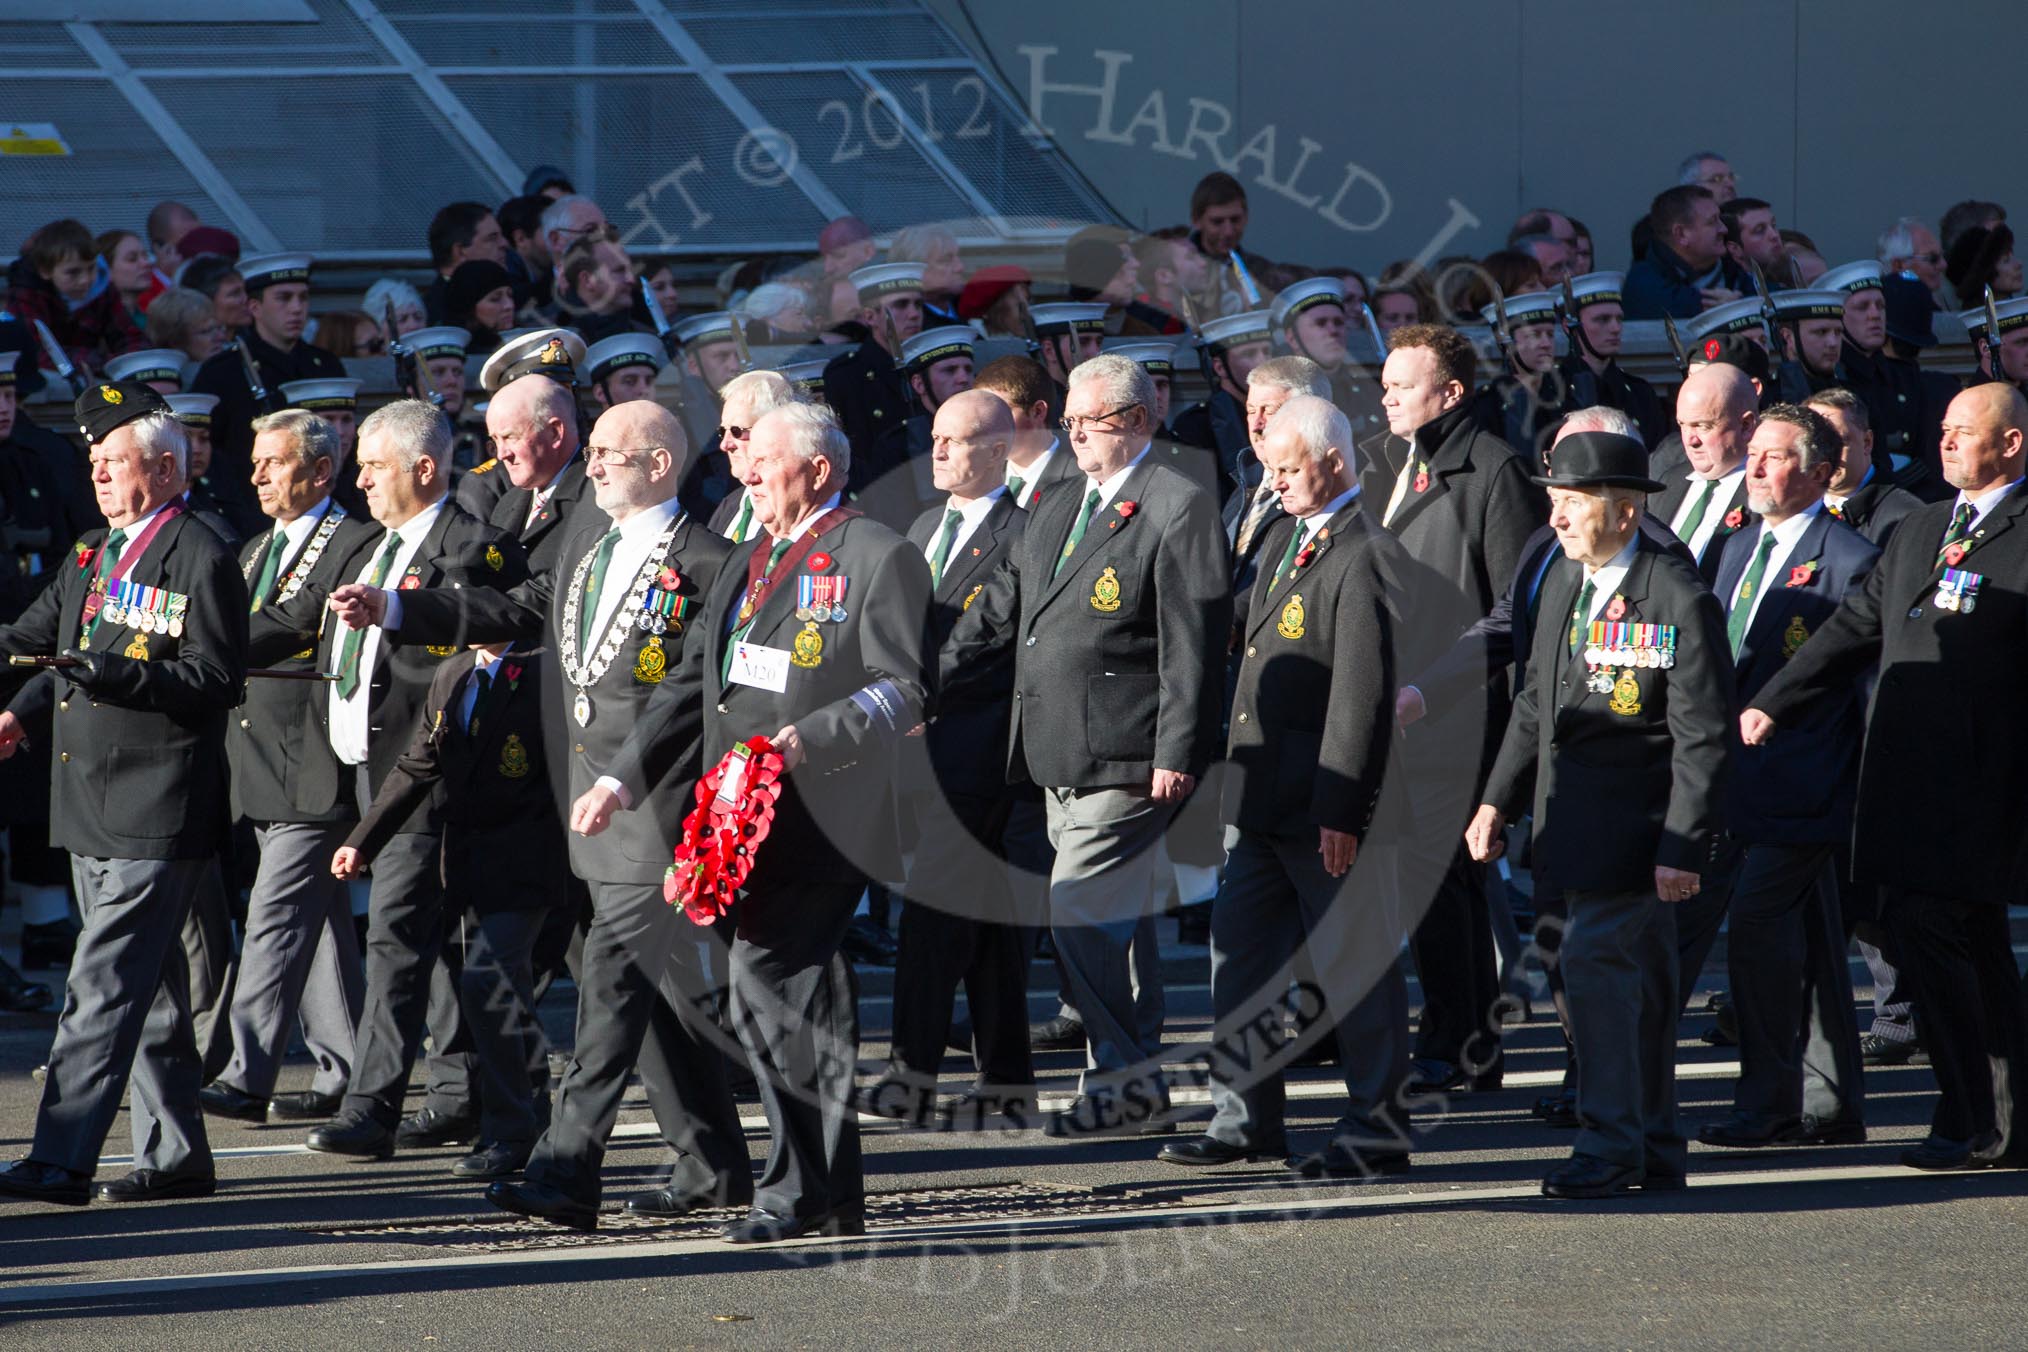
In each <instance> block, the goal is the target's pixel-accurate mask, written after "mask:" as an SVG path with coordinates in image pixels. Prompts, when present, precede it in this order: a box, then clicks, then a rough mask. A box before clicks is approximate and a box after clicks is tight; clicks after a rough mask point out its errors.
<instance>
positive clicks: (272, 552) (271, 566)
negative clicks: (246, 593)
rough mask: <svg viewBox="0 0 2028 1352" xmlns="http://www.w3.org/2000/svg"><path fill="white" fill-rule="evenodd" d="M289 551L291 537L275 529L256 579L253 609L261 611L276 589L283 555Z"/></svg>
mask: <svg viewBox="0 0 2028 1352" xmlns="http://www.w3.org/2000/svg"><path fill="white" fill-rule="evenodd" d="M288 551H289V537H288V536H287V535H285V534H283V533H282V528H281V527H280V526H279V525H277V526H276V527H275V538H274V539H272V540H270V541H268V548H267V552H266V554H265V556H264V557H263V558H262V559H261V571H260V575H259V576H258V577H256V578H255V579H254V586H253V604H252V607H251V609H253V610H259V609H260V608H261V603H262V602H264V601H266V600H267V597H268V593H269V592H271V591H273V590H274V589H275V576H276V575H277V574H278V573H280V572H281V571H282V555H284V554H286V553H288Z"/></svg>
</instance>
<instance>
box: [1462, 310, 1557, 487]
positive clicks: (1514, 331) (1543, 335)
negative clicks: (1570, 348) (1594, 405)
mask: <svg viewBox="0 0 2028 1352" xmlns="http://www.w3.org/2000/svg"><path fill="white" fill-rule="evenodd" d="M1499 311H1504V315H1505V323H1506V326H1507V334H1508V339H1509V341H1508V344H1507V348H1506V351H1505V357H1506V362H1505V366H1504V368H1503V369H1502V370H1501V371H1500V372H1499V374H1497V375H1496V376H1494V378H1493V379H1492V380H1490V381H1488V382H1487V383H1486V384H1484V385H1482V386H1481V387H1480V388H1479V389H1478V391H1477V392H1476V393H1475V394H1474V396H1473V400H1472V403H1473V417H1474V418H1475V419H1476V420H1477V422H1478V424H1479V426H1480V427H1482V428H1484V429H1485V430H1486V431H1488V432H1490V433H1492V434H1493V435H1494V436H1496V437H1499V438H1500V439H1501V440H1502V441H1504V442H1506V443H1507V444H1508V445H1509V446H1511V447H1513V448H1514V450H1515V451H1516V452H1517V453H1519V454H1520V455H1521V456H1522V458H1524V459H1526V460H1527V461H1529V463H1530V464H1537V465H1539V464H1541V463H1542V456H1543V453H1544V452H1545V451H1546V450H1547V449H1548V447H1549V439H1550V437H1551V436H1552V435H1553V434H1554V433H1555V431H1556V425H1557V423H1559V422H1561V421H1562V420H1563V415H1564V414H1565V413H1566V412H1567V411H1568V410H1569V409H1570V408H1571V407H1573V405H1572V404H1571V402H1570V391H1569V389H1568V388H1567V387H1566V386H1565V384H1564V380H1563V373H1562V372H1561V371H1560V370H1558V369H1557V367H1556V297H1555V295H1554V294H1552V293H1551V292H1548V291H1527V292H1522V293H1520V294H1518V295H1513V296H1509V297H1507V298H1506V303H1505V305H1504V306H1501V305H1500V304H1499V303H1498V302H1495V304H1493V305H1488V306H1486V307H1485V308H1484V309H1483V310H1482V311H1480V317H1481V318H1483V319H1484V320H1485V321H1486V323H1487V325H1488V326H1489V327H1491V328H1493V329H1494V332H1495V333H1496V334H1497V333H1498V331H1499V329H1498V324H1497V322H1496V321H1497V320H1498V319H1499V318H1500V314H1499V313H1498V312H1499Z"/></svg>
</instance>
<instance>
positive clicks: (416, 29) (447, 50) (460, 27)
mask: <svg viewBox="0 0 2028 1352" xmlns="http://www.w3.org/2000/svg"><path fill="white" fill-rule="evenodd" d="M492 3H493V0H488V9H489V10H491V8H492ZM395 28H396V29H397V30H399V31H400V33H401V35H402V36H403V37H404V38H406V39H408V42H409V45H410V46H412V47H414V48H415V50H416V55H418V56H420V57H421V58H422V59H423V60H425V61H427V62H429V63H430V64H431V65H433V66H449V67H455V66H534V67H539V68H543V69H556V68H558V67H563V68H568V67H571V66H577V65H599V66H675V65H681V64H682V63H681V62H680V61H678V60H677V58H676V53H674V52H673V51H671V50H669V45H668V44H667V43H665V42H663V41H662V38H661V35H660V34H658V33H657V32H656V31H655V29H654V25H652V24H650V23H649V22H648V21H647V20H646V19H642V18H639V17H638V16H637V17H634V18H615V17H612V16H598V15H591V14H585V13H580V14H572V13H570V12H568V11H552V12H551V13H549V14H547V15H546V16H545V17H544V18H543V19H542V21H541V22H539V23H537V22H532V21H531V20H529V19H527V18H524V17H521V16H518V15H505V14H500V13H497V12H487V13H480V14H467V13H464V12H458V13H452V14H433V15H429V16H427V17H422V16H418V17H415V18H406V19H398V20H396V22H395Z"/></svg>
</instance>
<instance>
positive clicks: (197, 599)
mask: <svg viewBox="0 0 2028 1352" xmlns="http://www.w3.org/2000/svg"><path fill="white" fill-rule="evenodd" d="M76 418H77V423H78V426H79V428H80V430H82V431H83V432H84V434H85V438H86V439H87V440H88V441H89V442H90V443H91V468H92V487H93V489H94V491H95V493H96V495H97V498H98V506H99V510H100V511H101V512H103V513H104V514H105V518H106V521H107V523H108V525H109V527H110V528H109V529H108V530H106V531H103V532H101V531H97V530H94V531H89V532H87V533H86V534H85V536H84V538H83V539H81V540H79V541H78V542H77V546H76V548H75V551H74V553H73V556H72V557H71V559H70V560H69V561H67V562H66V563H65V564H64V565H63V567H62V568H60V569H59V575H58V577H57V580H56V581H55V582H53V583H52V584H50V585H49V586H47V587H45V588H44V589H43V591H42V592H41V594H40V595H38V596H37V597H36V598H35V600H34V602H33V603H32V604H30V606H29V607H28V610H27V611H26V612H25V613H24V614H23V615H22V617H21V618H20V619H19V620H18V621H16V622H15V623H13V624H10V625H7V626H5V627H4V628H0V653H5V654H7V655H8V656H10V657H13V656H42V657H48V656H54V655H57V654H59V653H61V654H64V655H66V656H68V657H69V658H71V660H72V662H73V663H74V664H75V665H73V666H71V667H70V668H69V669H67V670H62V671H58V672H53V673H45V674H43V675H40V676H37V677H36V678H35V679H33V680H32V681H30V682H29V683H28V685H27V686H26V687H25V688H24V689H22V690H21V692H20V693H19V694H18V695H16V697H15V698H14V700H13V702H12V703H11V704H10V705H9V706H8V708H7V710H6V711H5V712H4V713H0V756H7V755H12V754H14V752H15V751H17V750H19V748H20V746H21V743H22V739H23V738H24V737H26V736H28V735H29V732H30V730H31V729H33V730H34V733H35V735H37V736H43V735H47V736H49V738H50V742H51V746H52V748H53V750H54V753H55V755H54V758H53V761H52V764H51V766H50V781H51V782H50V799H51V813H50V822H51V843H52V844H54V845H56V846H58V847H59V848H61V849H64V850H67V851H69V853H70V856H71V880H72V882H73V884H74V885H75V887H76V890H77V898H78V904H79V907H80V908H81V909H82V910H83V912H84V931H83V933H82V934H80V935H79V936H78V941H77V951H76V953H75V955H74V956H73V957H72V959H71V965H70V974H69V977H68V979H67V981H66V983H65V984H66V987H67V989H66V992H65V1000H64V1008H63V1015H62V1017H61V1018H60V1019H59V1020H58V1022H57V1025H56V1041H55V1044H54V1046H52V1047H51V1049H50V1053H49V1070H48V1075H47V1078H46V1079H45V1080H44V1082H43V1086H42V1105H41V1108H40V1109H39V1110H38V1112H37V1114H36V1120H35V1137H34V1140H33V1141H32V1143H31V1144H30V1145H29V1148H28V1155H27V1157H26V1158H25V1159H23V1160H20V1161H19V1162H17V1163H15V1164H13V1165H11V1166H10V1167H8V1168H7V1169H6V1170H4V1171H0V1196H7V1197H22V1198H30V1199H35V1200H41V1201H49V1202H60V1203H63V1204H66V1205H70V1206H82V1205H84V1204H85V1203H86V1202H88V1201H89V1200H90V1199H91V1196H92V1188H91V1179H92V1174H93V1173H94V1172H95V1171H96V1170H97V1168H98V1160H99V1150H100V1148H101V1147H102V1146H103V1145H104V1144H105V1140H106V1134H107V1132H109V1131H110V1130H111V1129H112V1125H113V1120H114V1118H115V1117H117V1116H118V1115H119V1111H120V1101H121V1099H122V1097H123V1096H124V1095H125V1093H126V1090H127V1088H128V1084H129V1078H130V1076H131V1083H132V1087H133V1101H132V1113H133V1128H134V1169H133V1171H132V1172H131V1173H129V1174H128V1175H127V1176H126V1177H124V1178H120V1179H116V1180H114V1181H112V1182H109V1183H103V1184H100V1185H99V1187H98V1190H97V1195H98V1197H99V1198H100V1199H101V1200H104V1201H111V1202H144V1201H155V1200H158V1199H162V1198H170V1197H200V1196H205V1195H207V1194H209V1193H210V1192H211V1191H212V1189H213V1186H214V1181H213V1172H212V1162H211V1148H210V1146H209V1144H208V1143H207V1142H206V1139H205V1133H204V1118H203V1114H202V1112H201V1111H200V1110H199V1108H198V1105H197V1091H198V1089H199V1088H200V1087H201V1082H202V1067H201V1065H200V1064H199V1061H198V1055H197V1044H196V1040H195V1037H194V1035H193V1034H192V1031H191V1025H190V1005H189V1000H190V985H189V977H188V975H187V973H186V972H185V970H184V967H185V963H184V955H183V946H182V943H181V939H180V934H181V931H182V927H183V919H184V914H185V912H186V911H187V910H188V908H189V906H190V901H191V894H192V890H193V889H194V888H195V887H196V885H197V882H198V879H199V875H200V874H201V873H202V872H203V870H205V869H206V868H208V867H210V863H211V860H212V859H213V858H214V857H215V856H216V854H217V852H218V849H219V846H220V844H221V841H220V839H219V826H220V823H222V822H223V820H224V816H223V814H222V813H221V812H219V810H218V807H219V804H220V803H221V802H222V801H223V799H224V795H225V791H226V768H225V719H226V714H227V712H228V711H229V710H230V709H231V708H232V707H233V705H235V704H237V703H239V699H240V693H241V690H242V688H243V687H244V684H245V677H246V587H245V584H243V583H242V582H241V581H240V576H239V569H238V568H237V567H236V566H235V565H234V563H233V559H232V555H231V554H230V553H229V552H227V550H226V548H225V546H224V545H223V544H222V543H220V541H219V539H218V536H217V535H215V534H214V533H213V532H212V531H211V529H210V528H209V527H207V526H205V525H204V524H203V523H202V522H201V521H199V520H197V519H196V518H195V517H194V516H192V515H191V514H190V513H189V512H188V511H187V510H186V509H185V508H184V506H183V502H182V497H181V493H182V488H183V478H184V457H185V455H186V454H187V452H188V449H189V442H188V440H187V438H186V437H185V434H184V431H183V428H182V425H181V424H179V423H178V422H177V421H176V419H175V417H174V416H173V415H172V414H171V413H170V412H169V410H168V405H167V404H166V403H165V402H164V401H163V399H162V397H161V396H160V395H158V394H156V393H155V392H154V391H153V390H152V389H150V388H149V387H147V386H146V385H141V384H136V383H128V382H121V383H113V384H102V385H94V386H91V387H90V388H89V389H87V390H86V391H85V393H84V394H83V395H81V396H79V398H78V401H77V406H76ZM45 730H47V732H46V733H45Z"/></svg>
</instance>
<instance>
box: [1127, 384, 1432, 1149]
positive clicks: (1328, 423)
mask: <svg viewBox="0 0 2028 1352" xmlns="http://www.w3.org/2000/svg"><path fill="white" fill-rule="evenodd" d="M1260 460H1261V468H1262V471H1263V473H1264V476H1265V477H1264V480H1263V482H1265V483H1268V484H1271V485H1273V488H1274V491H1275V492H1276V493H1277V494H1278V495H1279V497H1280V499H1281V505H1282V510H1283V512H1284V514H1285V515H1284V516H1283V518H1282V520H1280V521H1278V522H1276V523H1275V524H1274V525H1273V526H1272V527H1270V528H1269V530H1268V532H1267V539H1266V542H1265V543H1264V544H1263V546H1262V554H1261V558H1262V563H1261V568H1260V573H1259V576H1258V577H1257V578H1256V579H1255V581H1254V584H1253V597H1252V600H1251V602H1250V603H1249V605H1248V606H1247V612H1246V613H1247V620H1246V622H1245V625H1244V627H1243V632H1242V633H1241V635H1240V644H1241V651H1242V653H1243V654H1244V655H1243V657H1242V659H1241V662H1240V668H1239V682H1238V686H1237V688H1236V689H1235V691H1234V695H1233V702H1232V722H1231V735H1230V740H1229V743H1228V750H1227V755H1228V756H1229V758H1230V760H1231V762H1232V767H1233V771H1234V773H1233V775H1232V776H1231V777H1230V778H1228V779H1227V781H1226V791H1225V795H1224V803H1223V805H1222V806H1223V819H1224V821H1225V822H1226V824H1227V826H1228V827H1229V828H1230V829H1231V830H1234V831H1236V832H1237V833H1238V839H1237V842H1236V843H1235V844H1234V845H1233V847H1232V848H1231V849H1230V850H1229V851H1228V852H1227V854H1226V862H1225V876H1224V879H1223V881H1222V882H1221V883H1220V885H1219V889H1218V899H1217V900H1216V901H1215V902H1213V903H1212V911H1211V1003H1212V1011H1213V1015H1214V1017H1215V1018H1216V1020H1217V1027H1216V1029H1215V1030H1214V1032H1213V1036H1212V1049H1213V1050H1212V1055H1211V1084H1212V1091H1211V1092H1212V1101H1213V1104H1214V1106H1215V1112H1214V1114H1213V1116H1212V1120H1211V1124H1210V1125H1209V1126H1208V1127H1206V1128H1205V1131H1204V1134H1203V1135H1201V1136H1197V1137H1195V1138H1192V1139H1190V1140H1187V1141H1179V1142H1176V1143H1174V1144H1171V1145H1168V1146H1165V1147H1163V1149H1162V1150H1161V1151H1160V1152H1159V1154H1158V1155H1157V1158H1158V1159H1161V1160H1163V1161H1164V1162H1166V1163H1170V1164H1180V1165H1188V1166H1195V1167H1206V1166H1218V1165H1226V1164H1234V1163H1238V1162H1241V1161H1244V1160H1252V1159H1263V1160H1271V1161H1274V1162H1276V1163H1279V1162H1281V1160H1282V1159H1283V1158H1284V1157H1285V1156H1287V1155H1288V1154H1289V1148H1288V1140H1287V1137H1286V1135H1285V1132H1284V1123H1283V1104H1284V1090H1283V1085H1282V1074H1281V1069H1280V1066H1279V1065H1276V1064H1274V1063H1272V1062H1271V1063H1270V1064H1269V1065H1267V1066H1263V1065H1262V1064H1261V1059H1262V1058H1263V1057H1272V1056H1274V1055H1275V1054H1276V1053H1277V1052H1279V1051H1280V1050H1281V1044H1282V1038H1281V1035H1280V1031H1279V1029H1278V1028H1276V1026H1275V1025H1276V1023H1278V1022H1279V1017H1280V1012H1281V1009H1282V1007H1283V1003H1284V1001H1285V1000H1286V997H1287V992H1288V990H1289V985H1290V981H1291V980H1292V978H1293V977H1294V976H1295V968H1294V967H1293V965H1292V964H1293V962H1294V959H1295V956H1296V953H1297V952H1298V950H1299V949H1300V950H1302V951H1304V952H1305V953H1306V954H1307V955H1308V958H1309V964H1310V970H1312V971H1314V973H1315V977H1316V987H1315V988H1313V989H1312V990H1311V991H1310V992H1308V997H1307V999H1306V1000H1304V1001H1303V1002H1301V1003H1300V1004H1299V1005H1298V1009H1299V1010H1300V1011H1301V1012H1303V1013H1306V1014H1307V1015H1308V1016H1309V1017H1308V1019H1307V1020H1306V1021H1304V1022H1303V1024H1302V1027H1301V1031H1300V1034H1299V1041H1300V1042H1302V1043H1304V1044H1309V1043H1312V1042H1315V1041H1318V1040H1320V1039H1322V1038H1325V1037H1333V1036H1335V1038H1336V1044H1337V1052H1338V1059H1339V1062H1340V1064H1342V1065H1343V1067H1344V1071H1345V1091H1346V1095H1347V1098H1348V1100H1349V1102H1348V1104H1347V1108H1346V1111H1345V1113H1344V1115H1343V1116H1341V1117H1340V1118H1339V1119H1338V1121H1337V1123H1336V1124H1335V1125H1334V1126H1333V1128H1332V1131H1331V1136H1330V1139H1329V1140H1328V1141H1327V1142H1326V1143H1325V1144H1324V1145H1323V1146H1322V1147H1321V1148H1320V1149H1318V1150H1316V1151H1315V1152H1313V1153H1311V1154H1310V1155H1308V1156H1307V1157H1305V1158H1304V1159H1302V1160H1300V1161H1298V1162H1297V1164H1296V1166H1295V1167H1296V1168H1297V1170H1298V1171H1299V1172H1301V1173H1303V1174H1305V1175H1306V1176H1310V1177H1352V1178H1360V1177H1372V1176H1374V1175H1376V1174H1395V1173H1400V1172H1401V1171H1402V1170H1404V1169H1406V1168H1407V1167H1408V1136H1407V1120H1406V1116H1405V1114H1402V1112H1401V1110H1400V1109H1399V1107H1398V1106H1397V1105H1396V1099H1397V1097H1398V1095H1399V1093H1400V1090H1401V1088H1402V1085H1403V1084H1404V1082H1405V1081H1406V1080H1407V1078H1408V1052H1409V1041H1408V988H1407V985H1406V982H1405V980H1404V978H1403V976H1402V972H1401V967H1400V964H1399V963H1398V962H1397V961H1396V956H1397V954H1398V953H1399V951H1400V947H1401V940H1402V937H1403V936H1402V933H1401V932H1400V930H1399V929H1398V928H1396V927H1394V926H1393V925H1392V923H1391V922H1390V920H1389V918H1388V914H1387V913H1388V907H1387V906H1386V905H1385V903H1384V896H1383V892H1384V889H1383V888H1382V887H1381V886H1380V876H1381V875H1382V874H1385V873H1386V872H1387V871H1388V870H1387V869H1386V867H1385V866H1384V865H1382V866H1380V867H1379V868H1377V869H1376V867H1375V864H1374V863H1373V862H1371V861H1368V860H1363V859H1362V857H1361V856H1362V854H1363V853H1364V850H1365V846H1366V845H1367V843H1368V840H1369V833H1370V831H1371V828H1372V827H1373V825H1374V819H1375V814H1376V811H1377V809H1378V807H1379V804H1380V796H1381V788H1382V781H1383V778H1384V775H1385V773H1386V770H1387V762H1388V753H1389V751H1390V749H1391V748H1392V746H1393V742H1394V685H1395V666H1394V629H1395V624H1396V611H1397V607H1396V605H1395V604H1394V599H1393V597H1392V596H1391V595H1390V591H1391V583H1390V579H1391V578H1393V577H1395V576H1397V575H1398V574H1399V572H1400V570H1401V569H1402V568H1403V567H1404V566H1405V565H1406V564H1407V562H1408V559H1407V555H1406V553H1405V551H1404V550H1403V549H1402V546H1401V543H1400V542H1399V541H1398V540H1396V539H1395V538H1394V537H1393V536H1392V535H1390V534H1389V533H1388V532H1387V531H1385V530H1383V529H1381V527H1380V525H1379V524H1378V522H1376V521H1375V520H1374V518H1373V516H1372V515H1371V514H1370V513H1368V512H1366V511H1363V510H1361V508H1360V505H1359V480H1358V477H1357V475H1356V474H1355V473H1354V471H1353V449H1352V427H1351V424H1350V422H1349V421H1347V419H1346V417H1345V415H1344V414H1343V413H1341V412H1339V411H1338V409H1336V408H1335V407H1333V406H1332V405H1331V404H1330V403H1329V402H1328V401H1326V400H1324V399H1320V398H1317V397H1316V396H1314V395H1303V394H1299V395H1297V396H1295V397H1294V398H1292V399H1290V400H1288V402H1286V403H1285V404H1283V405H1282V407H1281V409H1280V411H1279V412H1277V413H1276V414H1275V415H1274V417H1273V419H1272V420H1271V421H1270V422H1269V423H1268V425H1267V431H1266V435H1265V437H1264V438H1263V439H1262V445H1261V449H1260ZM1325 710H1329V711H1330V712H1329V716H1328V717H1325V716H1324V711H1325ZM1264 1010H1272V1011H1273V1012H1274V1016H1275V1017H1274V1018H1272V1019H1267V1020H1263V1018H1262V1017H1261V1016H1262V1013H1263V1011H1264ZM1263 1028H1265V1029H1267V1030H1269V1031H1267V1032H1265V1033H1263V1031H1262V1030H1263ZM1263 1037H1265V1042H1264V1043H1261V1042H1260V1041H1259V1039H1261V1038H1263ZM1249 1043H1253V1044H1254V1045H1251V1046H1249V1045H1248V1044H1249ZM1228 1049H1230V1050H1231V1051H1233V1052H1234V1053H1236V1054H1235V1055H1230V1056H1228V1055H1226V1054H1224V1053H1225V1052H1226V1051H1227V1050H1228ZM1281 1064H1286V1061H1284V1062H1282V1063H1281Z"/></svg>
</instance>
